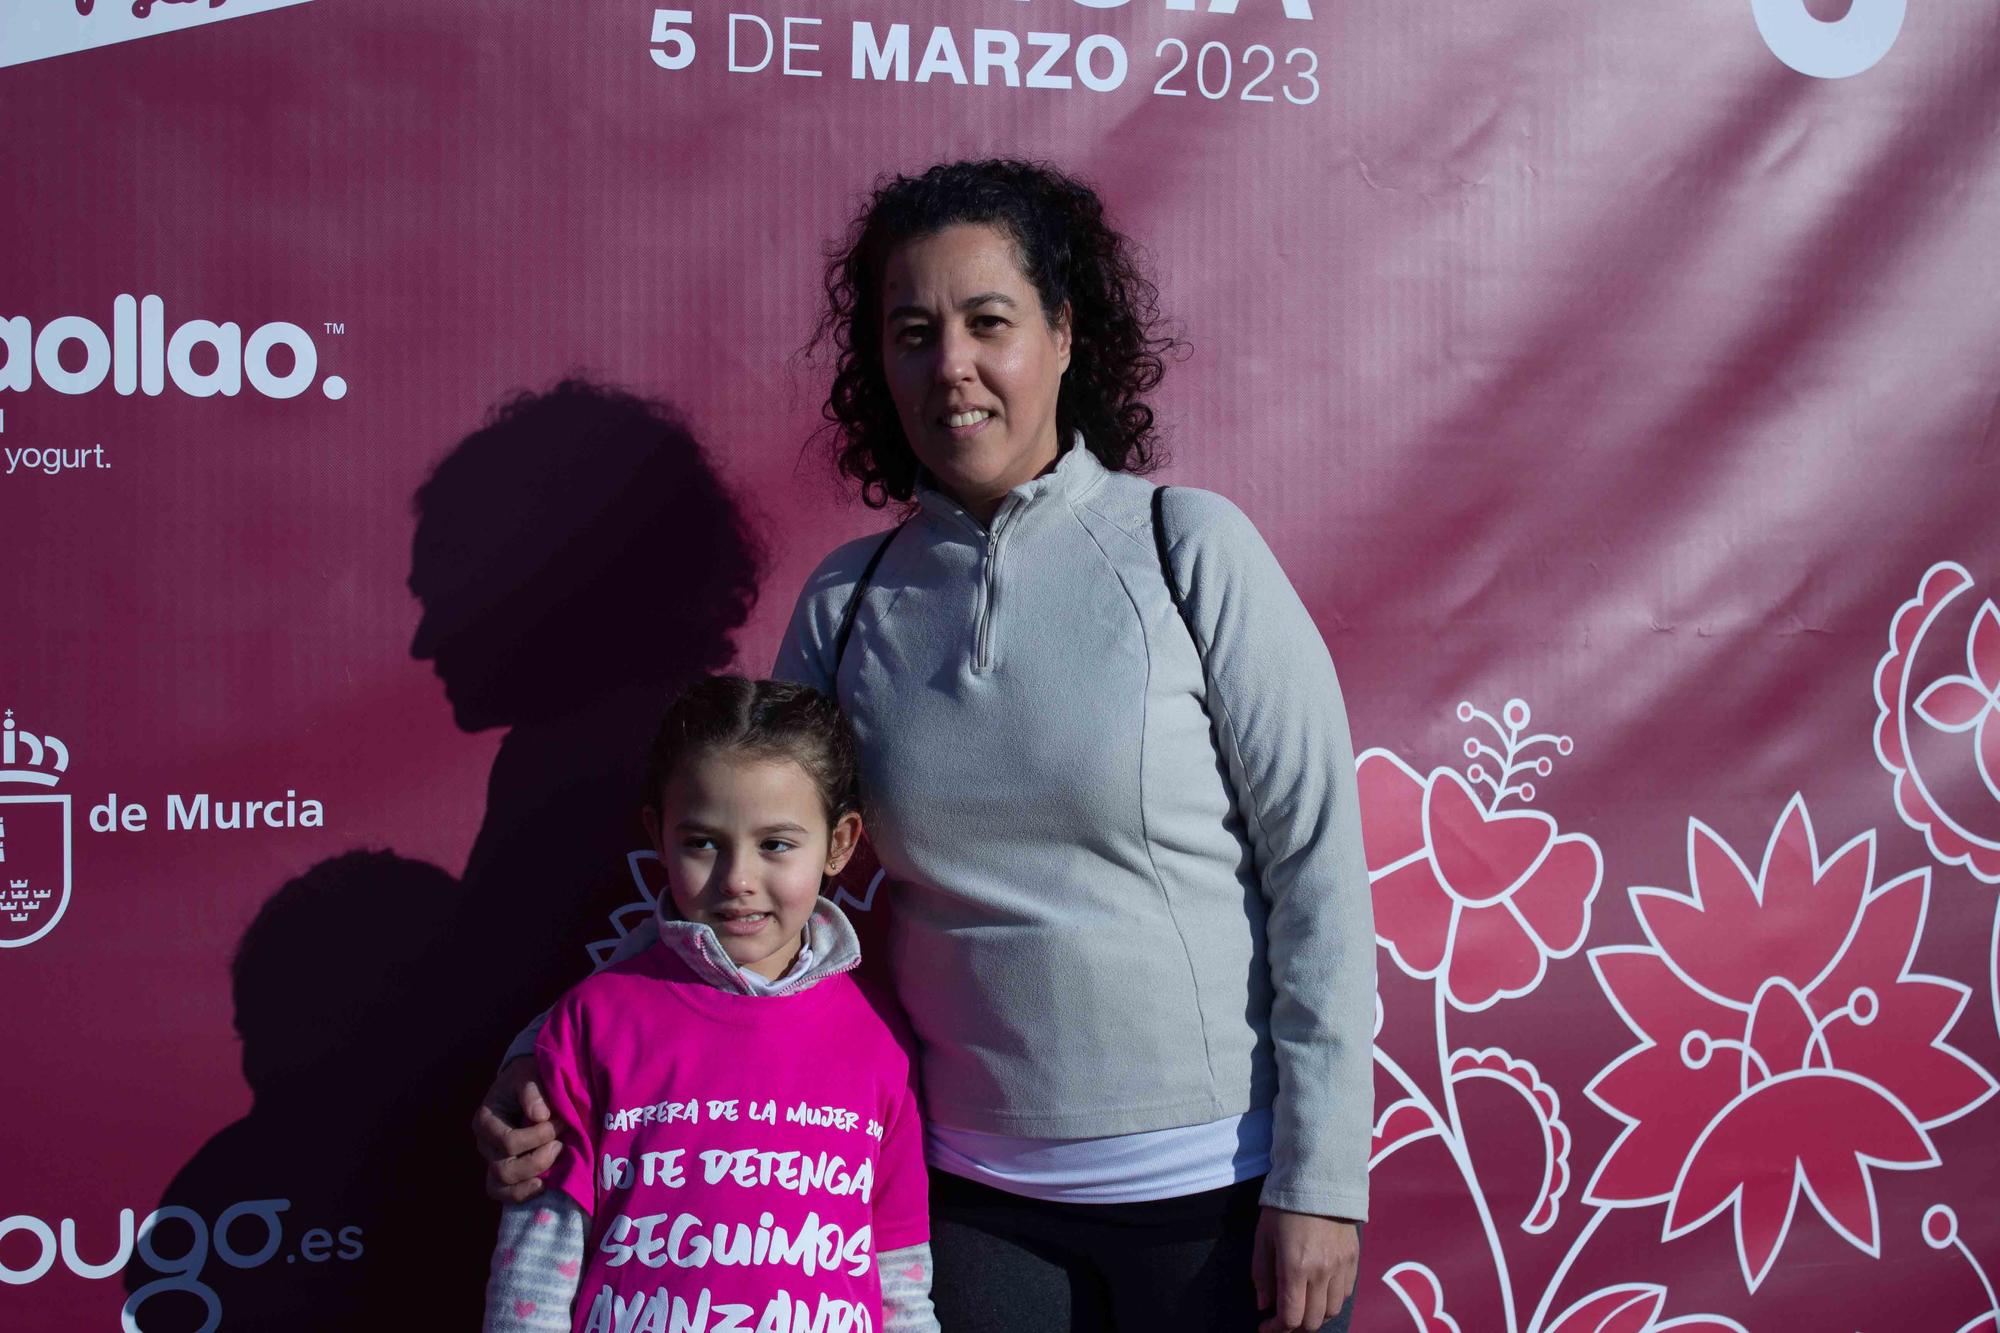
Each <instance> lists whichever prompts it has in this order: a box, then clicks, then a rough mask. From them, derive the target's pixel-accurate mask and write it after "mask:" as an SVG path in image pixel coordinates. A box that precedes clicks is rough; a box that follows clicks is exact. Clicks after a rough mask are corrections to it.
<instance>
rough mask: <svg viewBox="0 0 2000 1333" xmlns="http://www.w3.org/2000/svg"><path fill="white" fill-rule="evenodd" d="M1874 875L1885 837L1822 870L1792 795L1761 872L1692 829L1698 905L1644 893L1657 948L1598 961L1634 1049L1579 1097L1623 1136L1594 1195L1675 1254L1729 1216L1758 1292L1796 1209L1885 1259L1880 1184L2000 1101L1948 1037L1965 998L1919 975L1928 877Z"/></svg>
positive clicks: (1624, 950) (1627, 950)
mask: <svg viewBox="0 0 2000 1333" xmlns="http://www.w3.org/2000/svg"><path fill="white" fill-rule="evenodd" d="M1874 871H1875V835H1874V833H1873V832H1872V831H1870V832H1868V833H1865V834H1863V835H1861V836H1859V837H1857V838H1855V839H1854V840H1852V841H1851V842H1849V843H1847V844H1846V845H1845V846H1844V847H1841V848H1840V849H1839V850H1838V851H1836V852H1834V853H1833V854H1832V855H1831V856H1830V857H1828V858H1826V859H1824V860H1822V859H1821V857H1820V855H1819V852H1818V846H1817V843H1816V840H1815V837H1814V833H1813V827H1812V820H1811V817H1810V815H1809V814H1808V813H1807V810H1806V807H1805V802H1804V801H1803V799H1802V798H1800V797H1798V796H1794V797H1793V798H1792V800H1791V802H1790V803H1789V804H1788V805H1787V806H1786V807H1785V811H1784V814H1783V816H1782V817H1781V818H1780V819H1779V821H1778V825H1777V828H1776V829H1775V830H1774V831H1773V832H1772V834H1771V838H1770V842H1769V844H1768V845H1767V847H1766V848H1765V852H1764V861H1763V864H1762V866H1761V867H1760V868H1759V870H1758V871H1757V873H1755V874H1754V875H1753V874H1752V873H1751V872H1750V870H1749V869H1748V868H1747V867H1746V866H1745V865H1744V863H1743V862H1742V860H1741V859H1739V858H1738V856H1737V855H1736V853H1735V851H1734V850H1733V849H1731V848H1730V847H1729V845H1728V844H1727V843H1725V842H1723V841H1722V839H1721V838H1720V837H1718V836H1717V835H1716V834H1715V833H1714V832H1712V831H1711V830H1709V829H1708V828H1707V827H1705V826H1704V825H1702V824H1701V823H1700V822H1699V821H1690V825H1689V833H1688V873H1689V876H1690V880H1691V886H1692V893H1691V894H1688V895H1682V894H1679V893H1675V892H1671V891H1669V890H1665V889H1647V888H1637V889H1633V890H1631V900H1632V905H1633V907H1634V909H1635V910H1636V911H1637V913H1638V915H1639V917H1640V920H1641V923H1642V924H1643V926H1644V928H1645V930H1646V934H1647V936H1648V937H1649V939H1650V940H1651V942H1652V943H1651V946H1650V947H1646V946H1627V947H1618V948H1607V949H1597V950H1593V951H1592V952H1591V955H1590V960H1591V964H1592V966H1593V967H1594V968H1595V969H1596V972H1597V977H1598V981H1599V983H1600V984H1601V985H1602V986H1603V988H1604V992H1605V994H1606V996H1607V997H1609V999H1610V1000H1611V1003H1612V1004H1613V1006H1614V1007H1615V1008H1616V1009H1617V1010H1618V1013H1619V1016H1620V1017H1621V1018H1623V1019H1624V1020H1625V1023H1626V1025H1627V1026H1628V1027H1629V1028H1631V1030H1632V1032H1633V1034H1634V1035H1635V1036H1636V1037H1637V1038H1638V1039H1639V1044H1638V1045H1637V1046H1634V1047H1633V1048H1632V1049H1631V1050H1628V1051H1627V1052H1625V1054H1624V1055H1622V1056H1620V1057H1619V1058H1618V1059H1617V1060H1616V1061H1614V1062H1613V1063H1612V1064H1611V1065H1610V1066H1609V1067H1607V1068H1606V1069H1604V1070H1603V1071H1602V1072H1601V1073H1599V1074H1598V1075H1597V1077H1596V1078H1595V1079H1593V1080H1592V1082H1591V1084H1590V1086H1589V1087H1588V1088H1586V1089H1585V1092H1586V1093H1587V1094H1588V1095H1589V1096H1590V1098H1591V1099H1592V1100H1593V1101H1594V1102H1596V1103H1597V1105H1598V1106H1600V1107H1601V1108H1603V1109H1604V1110H1605V1111H1606V1112H1608V1113H1609V1114H1611V1115H1612V1116H1614V1117H1616V1118H1617V1119H1618V1120H1620V1121H1622V1122H1624V1124H1625V1126H1626V1128H1625V1130H1624V1132H1623V1133H1622V1134H1621V1135H1620V1136H1619V1138H1618V1140H1617V1142H1616V1143H1614V1144H1613V1145H1612V1147H1611V1150H1610V1151H1609V1152H1608V1153H1607V1154H1606V1155H1605V1158H1604V1160H1603V1162H1602V1163H1600V1165H1599V1166H1598V1168H1597V1172H1596V1174H1595V1176H1594V1177H1593V1178H1592V1180H1591V1182H1590V1187H1589V1189H1588V1190H1587V1191H1586V1194H1585V1197H1586V1199H1587V1200H1588V1201H1589V1202H1592V1203H1596V1204H1602V1205H1604V1206H1608V1207H1637V1206H1643V1205H1649V1204H1655V1203H1664V1204H1666V1205H1667V1216H1666V1224H1665V1229H1664V1237H1663V1238H1664V1239H1667V1240H1671V1239H1673V1238H1675V1237H1677V1236H1680V1235H1684V1234H1686V1233H1687V1232H1689V1231H1692V1230H1694V1229H1695V1228H1697V1227H1700V1226H1702V1225H1703V1224H1704V1223H1706V1222H1708V1221H1709V1220H1711V1219H1712V1218H1714V1217H1715V1216H1717V1215H1718V1214H1720V1213H1722V1212H1724V1211H1730V1210H1733V1213H1734V1220H1735V1230H1736V1246H1737V1256H1738V1260H1739V1262H1740V1264H1741V1267H1742V1271H1743V1276H1744V1281H1745V1283H1746V1285H1747V1286H1748V1287H1749V1288H1750V1290H1752V1291H1754V1290H1756V1289H1757V1287H1758V1286H1759V1284H1761V1283H1762V1282H1763V1280H1764V1278H1765V1276H1766V1275H1767V1274H1768V1273H1769V1272H1770V1269H1771V1265H1772V1263H1773V1262H1774V1261H1775V1260H1776V1258H1777V1254H1778V1251H1779V1249H1780V1248H1781V1247H1782V1245H1783V1243H1784V1239H1785V1236H1786V1234H1787V1233H1788V1232H1789V1230H1790V1228H1791V1223H1792V1218H1793V1216H1794V1214H1795V1213H1796V1211H1797V1208H1798V1202H1799V1197H1800V1195H1801V1193H1803V1194H1804V1195H1805V1197H1806V1198H1808V1199H1810V1200H1811V1202H1812V1205H1813V1207H1814V1209H1815V1210H1816V1211H1817V1212H1818V1213H1819V1214H1820V1216H1821V1217H1822V1218H1824V1219H1825V1220H1826V1222H1827V1224H1828V1225H1829V1226H1831V1227H1833V1228H1834V1229H1835V1230H1836V1231H1837V1232H1839V1233H1840V1234H1841V1235H1842V1236H1844V1237H1845V1238H1846V1239H1847V1240H1848V1241H1849V1242H1850V1243H1852V1244H1853V1245H1854V1246H1856V1247H1857V1248H1858V1249H1861V1250H1863V1251H1864V1252H1866V1253H1868V1254H1870V1255H1879V1253H1880V1236H1879V1229H1878V1224H1877V1213H1876V1206H1875V1190H1874V1183H1873V1180H1872V1178H1871V1175H1870V1172H1871V1170H1872V1169H1873V1168H1876V1167H1881V1168H1885V1169H1890V1170H1919V1169H1922V1168H1925V1167H1931V1166H1936V1165H1938V1161H1939V1159H1938V1156H1937V1152H1936V1150H1935V1148H1934V1147H1933V1145H1932V1143H1931V1139H1930V1134H1929V1131H1930V1130H1932V1129H1934V1128H1936V1127H1937V1126H1939V1125H1942V1124H1944V1123H1946V1122H1948V1121H1951V1120H1955V1119H1957V1118H1958V1117H1960V1116H1962V1115H1965V1114H1966V1113H1967V1112H1969V1111H1971V1110H1972V1109H1973V1108H1974V1107H1976V1106H1978V1105H1979V1104H1980V1103H1982V1102H1984V1101H1985V1100H1986V1099H1987V1098H1988V1097H1989V1096H1991V1095H1992V1094H1993V1090H1994V1087H1995V1083H1994V1080H1993V1078H1992V1076H1991V1075H1990V1074H1988V1073H1987V1072H1986V1071H1985V1070H1984V1069H1982V1068H1980V1067H1979V1066H1978V1065H1977V1064H1975V1063H1974V1062H1973V1061H1971V1060H1969V1059H1968V1058H1966V1057H1965V1056H1964V1055H1963V1054H1961V1053H1960V1052H1959V1051H1957V1050H1955V1049H1953V1048H1952V1047H1951V1046H1950V1045H1949V1044H1947V1043H1946V1041H1945V1035H1946V1034H1947V1033H1948V1032H1949V1031H1950V1030H1951V1027H1952V1025H1953V1024H1954V1023H1955V1022H1956V1021H1957V1018H1958V1015H1959V1013H1960V1011H1961V1010H1963V1008H1964V1007H1965V1003H1966V1001H1967V999H1968V997H1969V996H1970V993H1971V992H1970V988H1968V987H1966V986H1963V985H1961V984H1959V983H1958V982H1955V981H1949V980H1946V979H1944V978H1941V977H1933V976H1925V975H1920V974H1917V973H1915V972H1912V971H1911V966H1912V963H1913V960H1914V957H1915V953H1916V948H1917V943H1918V941H1919V939H1920V938H1921V937H1922V934H1923V923H1924V918H1925V914H1926V912H1927V911H1928V908H1929V902H1930V872H1929V870H1927V869H1926V870H1918V871H1915V872H1912V873H1911V874H1907V875H1904V876H1902V877H1900V878H1898V879H1895V880H1893V881H1891V882H1890V883H1888V884H1884V885H1881V886H1880V887H1875V886H1874V883H1873V881H1874Z"/></svg>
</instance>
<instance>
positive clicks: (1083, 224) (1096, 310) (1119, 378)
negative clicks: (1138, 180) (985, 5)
mask: <svg viewBox="0 0 2000 1333" xmlns="http://www.w3.org/2000/svg"><path fill="white" fill-rule="evenodd" d="M961 224H985V225H988V226H993V227H997V228H999V229H1000V230H1002V231H1004V232H1006V233H1007V234H1008V235H1009V236H1011V237H1012V238H1013V241H1014V244H1015V247H1016V249H1017V251H1018V257H1019V259H1020V262H1021V270H1022V272H1023V273H1024V274H1025V275H1026V277H1027V278H1028V280H1029V281H1030V282H1032V283H1033V284H1034V287H1035V292H1036V294H1037V295H1038V296H1039V297H1040V298H1041V302H1042V309H1043V311H1045V312H1046V313H1047V315H1048V317H1049V318H1050V319H1051V320H1053V319H1054V318H1055V316H1056V312H1058V311H1060V310H1061V309H1062V307H1063V305H1064V303H1065V302H1067V303H1068V305H1069V309H1070V363H1069V369H1068V371H1067V372H1066V373H1065V374H1064V375H1063V381H1062V388H1061V390H1060V391H1059V393H1058V395H1057V398H1056V430H1057V431H1058V432H1059V434H1060V435H1061V437H1062V439H1064V440H1068V439H1069V438H1070V436H1071V435H1072V434H1073V433H1075V432H1079V431H1080V432H1082V435H1083V439H1084V443H1085V444H1086V445H1087V446H1088V447H1089V449H1090V451H1091V452H1092V453H1093V454H1096V455H1097V458H1098V460H1099V461H1100V462H1102V463H1103V464H1104V466H1105V467H1107V468H1110V469H1112V470H1113V471H1124V472H1146V471H1149V470H1151V469H1152V468H1153V467H1155V466H1157V465H1158V463H1159V462H1160V461H1161V460H1160V458H1159V444H1158V440H1157V438H1156V436H1155V433H1154V429H1153V409H1152V408H1151V407H1149V406H1148V405H1147V404H1146V402H1145V400H1144V398H1143V397H1142V395H1144V394H1146V393H1149V392H1151V391H1152V390H1153V389H1154V388H1155V387H1157V386H1158V384H1159V382H1160V379H1161V377H1162V376H1163V375H1164V374H1165V373H1166V362H1165V356H1166V355H1167V354H1168V353H1169V352H1171V351H1173V350H1174V349H1175V348H1176V347H1178V346H1179V343H1178V342H1177V340H1176V339H1174V338H1173V337H1171V336H1167V335H1165V334H1163V333H1162V332H1161V331H1160V324H1161V319H1160V314H1159V310H1158V295H1159V294H1158V291H1157V289H1156V288H1155V287H1154V286H1153V284H1152V282H1151V281H1150V280H1148V279H1147V277H1146V275H1145V274H1144V273H1142V272H1141V271H1140V269H1139V265H1138V263H1137V261H1136V259H1135V257H1134V255H1133V253H1132V245H1131V243H1130V242H1128V241H1127V240H1126V239H1125V238H1124V237H1123V236H1121V235H1120V234H1119V233H1118V232H1117V231H1115V230H1113V229H1112V227H1111V225H1110V224H1109V223H1108V222H1106V221H1105V217H1104V203H1103V201H1102V200H1100V199H1099V198H1098V197H1097V194H1096V192H1095V191H1094V190H1092V189H1091V188H1090V187H1089V186H1088V185H1085V184H1084V183H1083V182H1082V181H1080V180H1078V179H1076V178H1075V177H1073V176H1069V175H1066V174H1064V173H1063V172H1060V171H1058V170H1056V169H1055V168H1054V167H1050V166H1047V165H1044V164H1042V163H1036V162H1021V161H1014V160H1011V159H1006V158H994V159H989V160H986V161H979V162H943V163H939V164H938V165H937V166H934V167H931V168H930V169H929V170H927V171H925V172H923V173H922V174H921V175H917V176H886V177H883V178H881V179H880V180H878V181H877V182H876V185H875V189H874V192H873V193H872V194H871V195H870V196H869V199H868V202H867V206H866V207H865V208H863V209H862V210H861V212H860V214H859V215H858V216H857V217H856V218H855V220H854V224H853V226H852V227H851V228H850V230H849V232H848V235H847V239H846V241H845V243H844V244H843V245H841V246H840V247H839V248H838V249H835V250H832V251H830V252H829V253H828V256H827V260H828V262H827V268H826V308H825V310H824V311H823V312H822V314H821V316H820V322H819V328H818V331H817V332H816V333H815V334H814V337H813V342H812V345H813V347H815V348H820V347H824V346H827V345H829V344H830V345H831V347H832V348H833V352H834V358H833V359H834V367H833V369H834V375H833V384H832V387H831V388H829V389H828V390H827V395H826V404H825V406H824V407H823V408H822V409H821V414H822V415H823V416H824V417H825V418H826V425H825V426H823V427H822V428H821V430H820V432H819V435H820V438H821V439H822V440H823V441H824V442H825V444H826V446H827V448H828V452H829V453H831V454H832V456H833V460H834V464H835V466H836V467H837V468H838V470H839V472H840V474H841V475H842V476H845V477H851V478H852V479H854V480H855V481H857V482H859V483H860V485H861V497H862V499H863V500H864V501H865V502H866V503H867V504H869V505H870V506H873V507H875V508H878V509H879V508H881V507H882V506H884V505H886V504H888V503H889V502H890V501H891V500H896V501H904V502H907V501H908V500H909V499H910V498H911V497H912V496H913V495H914V494H915V492H916V483H917V467H918V464H917V456H916V454H915V453H913V452H912V451H911V449H910V445H909V441H908V440H907V439H906V438H904V435H903V425H902V421H901V420H900V419H899V418H898V417H897V415H896V405H895V403H894V401H892V400H891V398H890V396H889V384H888V379H887V377H886V375H885V374H884V371H883V367H882V301H881V297H882V270H883V267H884V265H885V264H886V263H887V261H888V258H889V254H890V252H891V251H892V250H893V249H894V248H895V247H896V246H898V245H901V244H903V243H904V242H906V241H912V240H918V239H921V238H923V237H926V236H934V235H936V234H937V233H938V232H941V231H943V230H945V229H946V228H947V227H953V226H958V225H961Z"/></svg>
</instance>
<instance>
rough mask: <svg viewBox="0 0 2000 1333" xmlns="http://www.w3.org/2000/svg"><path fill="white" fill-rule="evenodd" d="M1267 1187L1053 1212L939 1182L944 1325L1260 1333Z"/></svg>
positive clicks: (1254, 1183)
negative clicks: (1259, 1276) (1258, 1283)
mask: <svg viewBox="0 0 2000 1333" xmlns="http://www.w3.org/2000/svg"><path fill="white" fill-rule="evenodd" d="M1263 1183H1264V1182H1263V1180H1262V1179H1261V1178H1260V1179H1257V1180H1246V1181H1243V1182H1242V1183H1241V1184H1237V1185H1231V1186H1229V1187H1228V1188H1226V1189H1219V1190H1210V1191H1209V1192H1207V1193H1205V1194H1191V1195H1188V1196H1186V1197H1184V1198H1179V1199H1154V1200H1149V1201H1147V1202H1145V1203H1045V1202H1043V1201H1042V1200H1040V1199H1029V1198H1024V1197H1022V1196H1020V1195H1018V1194H1009V1193H1007V1192H1005V1191H1004V1190H997V1189H993V1188H991V1187H989V1186H986V1185H981V1184H978V1183H976V1182H974V1181H970V1180H967V1179H965V1178H964V1177H962V1176H954V1175H952V1174H951V1173H949V1172H946V1171H932V1172H931V1255H932V1258H933V1259H934V1260H935V1264H936V1273H937V1277H936V1281H935V1282H934V1283H933V1284H932V1300H933V1301H934V1302H935V1304H936V1306H937V1315H938V1324H939V1326H940V1327H941V1328H942V1329H943V1333H1254V1330H1255V1329H1256V1327H1257V1325H1258V1323H1259V1321H1260V1316H1259V1315H1258V1314H1257V1312H1256V1305H1257V1297H1256V1292H1255V1290H1254V1289H1253V1288H1252V1286H1251V1284H1250V1253H1251V1248H1252V1246H1253V1244H1254V1242H1255V1240H1256V1233H1257V1216H1258V1207H1257V1194H1258V1191H1259V1189H1260V1188H1261V1187H1262V1186H1263ZM1353 1309H1354V1298H1353V1297H1352V1296H1350V1297H1348V1300H1347V1304H1346V1305H1344V1306H1343V1307H1341V1311H1340V1314H1339V1316H1338V1317H1337V1318H1335V1319H1332V1320H1330V1321H1328V1322H1327V1323H1325V1324H1323V1325H1321V1327H1320V1333H1347V1322H1348V1319H1349V1318H1350V1316H1351V1315H1352V1313H1353ZM1267 1313H1268V1312H1267Z"/></svg>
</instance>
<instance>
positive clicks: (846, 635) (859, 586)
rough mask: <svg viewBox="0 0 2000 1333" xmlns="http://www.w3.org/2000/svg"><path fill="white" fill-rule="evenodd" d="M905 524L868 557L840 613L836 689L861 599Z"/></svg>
mask: <svg viewBox="0 0 2000 1333" xmlns="http://www.w3.org/2000/svg"><path fill="white" fill-rule="evenodd" d="M907 522H909V520H908V519H905V520H903V523H907ZM903 523H898V524H897V525H896V526H895V527H893V528H891V529H889V535H888V536H886V537H884V538H883V539H882V544H881V545H880V546H877V547H876V548H875V554H873V555H871V556H869V557H868V563H867V564H866V565H863V566H862V567H861V578H860V580H859V581H858V582H856V583H855V585H854V591H853V593H852V594H850V595H849V596H848V599H847V608H846V609H845V610H844V611H842V612H841V613H840V630H839V632H838V633H837V634H835V635H834V638H833V679H834V682H835V684H836V687H837V686H838V683H839V681H840V664H841V663H842V662H843V661H845V660H846V658H847V641H848V639H850V638H852V637H853V635H854V617H855V616H856V615H857V614H858V613H859V612H860V610H861V598H862V597H863V596H864V595H865V594H866V593H867V591H868V584H869V583H870V582H871V581H872V580H873V579H874V577H875V568H876V566H878V565H880V564H881V563H882V557H883V556H884V555H887V554H888V552H889V543H890V542H892V541H895V540H896V535H897V534H898V533H900V532H901V531H902V530H903Z"/></svg>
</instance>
